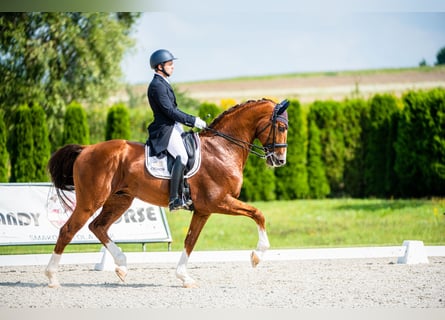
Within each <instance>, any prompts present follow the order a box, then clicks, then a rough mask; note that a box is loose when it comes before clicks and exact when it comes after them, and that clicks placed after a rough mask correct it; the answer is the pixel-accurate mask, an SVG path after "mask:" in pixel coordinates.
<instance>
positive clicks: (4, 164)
mask: <svg viewBox="0 0 445 320" xmlns="http://www.w3.org/2000/svg"><path fill="white" fill-rule="evenodd" d="M3 119H4V112H3V111H2V110H0V182H7V181H8V177H9V173H8V171H9V170H8V168H9V161H8V160H9V155H8V151H7V149H6V141H7V130H6V125H5V122H4V121H3Z"/></svg>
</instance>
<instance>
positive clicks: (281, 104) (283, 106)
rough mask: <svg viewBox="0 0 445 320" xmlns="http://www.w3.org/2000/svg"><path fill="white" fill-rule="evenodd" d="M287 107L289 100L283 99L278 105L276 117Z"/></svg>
mask: <svg viewBox="0 0 445 320" xmlns="http://www.w3.org/2000/svg"><path fill="white" fill-rule="evenodd" d="M287 107H289V100H287V99H285V100H283V101H281V102H280V103H279V108H278V112H277V115H280V114H282V113H283V112H284V111H286V109H287Z"/></svg>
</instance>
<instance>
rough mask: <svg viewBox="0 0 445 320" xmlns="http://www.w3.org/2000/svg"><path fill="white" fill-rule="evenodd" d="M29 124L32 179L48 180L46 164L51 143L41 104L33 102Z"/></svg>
mask: <svg viewBox="0 0 445 320" xmlns="http://www.w3.org/2000/svg"><path fill="white" fill-rule="evenodd" d="M31 124H32V134H33V142H34V147H33V149H34V157H33V158H34V163H35V168H36V170H35V172H34V173H35V175H34V178H33V181H36V182H40V181H48V180H49V177H48V174H47V170H46V167H47V164H48V160H49V157H50V153H51V145H50V142H49V137H48V126H47V123H46V115H45V111H44V110H43V108H42V106H40V105H38V104H34V105H33V106H32V107H31Z"/></svg>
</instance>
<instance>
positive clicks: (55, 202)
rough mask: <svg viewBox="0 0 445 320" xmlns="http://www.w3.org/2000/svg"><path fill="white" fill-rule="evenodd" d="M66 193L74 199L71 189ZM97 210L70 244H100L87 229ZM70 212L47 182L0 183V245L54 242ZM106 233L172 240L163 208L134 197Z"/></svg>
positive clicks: (119, 239)
mask: <svg viewBox="0 0 445 320" xmlns="http://www.w3.org/2000/svg"><path fill="white" fill-rule="evenodd" d="M66 194H67V195H68V196H69V198H70V199H72V201H73V202H74V201H75V194H74V192H66ZM100 210H101V209H99V210H98V211H97V212H96V213H95V214H94V215H93V216H92V217H91V218H90V220H89V221H88V222H87V223H86V224H85V226H84V227H83V228H82V229H81V230H80V231H79V232H78V233H77V234H76V235H75V237H74V239H73V241H72V242H71V243H100V242H99V240H98V239H97V238H96V236H95V235H94V234H93V233H91V231H90V230H89V229H88V224H89V223H90V222H91V221H92V220H93V219H94V218H95V217H96V216H97V214H99V212H100ZM70 215H71V211H70V210H67V209H65V208H64V206H63V205H62V203H61V201H60V200H59V198H58V196H57V193H56V190H55V188H54V186H53V185H52V184H50V183H34V184H33V183H29V184H28V183H0V245H29V244H54V243H55V242H56V241H57V237H58V235H59V229H60V227H61V226H62V225H63V224H64V223H65V222H66V221H67V220H68V218H69V216H70ZM108 234H109V236H110V238H111V239H112V240H113V241H115V242H129V243H150V242H168V243H170V242H171V241H172V239H171V234H170V229H169V226H168V222H167V218H166V216H165V211H164V209H163V208H161V207H157V206H154V205H152V204H149V203H146V202H143V201H141V200H139V199H134V201H133V203H132V205H131V207H130V208H129V209H128V210H127V211H126V212H125V213H124V214H123V215H122V216H121V217H120V218H119V220H117V221H116V222H115V223H114V224H113V225H112V226H111V227H110V229H109V233H108Z"/></svg>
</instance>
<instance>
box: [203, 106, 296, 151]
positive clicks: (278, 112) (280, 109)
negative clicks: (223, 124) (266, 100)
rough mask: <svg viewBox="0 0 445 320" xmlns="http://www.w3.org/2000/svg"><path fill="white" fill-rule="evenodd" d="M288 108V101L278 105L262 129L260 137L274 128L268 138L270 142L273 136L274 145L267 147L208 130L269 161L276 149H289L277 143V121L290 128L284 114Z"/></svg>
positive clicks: (284, 144) (285, 144) (283, 144)
mask: <svg viewBox="0 0 445 320" xmlns="http://www.w3.org/2000/svg"><path fill="white" fill-rule="evenodd" d="M288 106H289V101H288V100H283V101H282V102H280V103H278V104H277V105H276V106H275V108H274V110H273V113H272V116H271V118H270V121H269V122H268V123H267V124H266V125H265V126H264V128H262V129H261V130H260V131H259V132H258V135H260V134H261V133H262V132H263V131H265V130H266V129H267V128H269V127H270V126H272V129H271V130H270V131H269V136H268V137H267V140H266V141H269V140H270V136H271V135H272V143H268V144H266V145H265V146H259V145H256V144H253V143H250V142H247V141H243V140H240V139H237V138H234V137H232V136H229V135H227V134H225V133H222V132H220V131H218V130H215V129H213V128H210V127H207V128H206V129H207V130H209V131H212V132H213V133H214V134H215V135H217V136H220V137H222V138H224V139H226V140H228V141H230V142H232V143H234V144H236V145H237V146H239V147H241V148H243V149H245V150H247V151H248V152H250V153H252V154H254V155H256V156H257V157H259V158H261V159H267V158H269V157H270V156H272V154H274V152H275V149H276V148H286V147H287V143H277V142H276V130H277V121H278V120H279V121H281V122H283V123H284V124H285V125H286V127H287V126H288V119H287V114H286V113H284V111H286V109H287V107H288Z"/></svg>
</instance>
